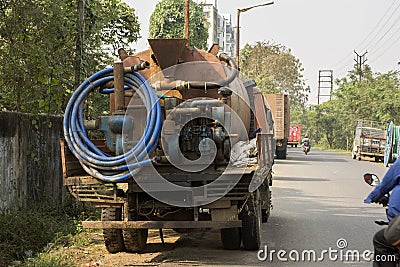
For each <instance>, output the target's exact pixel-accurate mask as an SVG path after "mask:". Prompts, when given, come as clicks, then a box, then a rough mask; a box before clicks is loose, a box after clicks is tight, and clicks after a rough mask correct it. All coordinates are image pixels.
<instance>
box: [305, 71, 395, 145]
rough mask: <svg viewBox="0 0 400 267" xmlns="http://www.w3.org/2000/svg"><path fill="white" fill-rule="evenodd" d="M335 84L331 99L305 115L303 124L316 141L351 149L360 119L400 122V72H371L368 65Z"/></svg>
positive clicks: (314, 107) (312, 108) (313, 107)
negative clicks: (335, 87)
mask: <svg viewBox="0 0 400 267" xmlns="http://www.w3.org/2000/svg"><path fill="white" fill-rule="evenodd" d="M360 74H361V75H360ZM360 77H361V80H360ZM336 83H337V86H338V88H337V89H336V90H335V91H334V93H333V95H332V100H330V101H327V102H324V103H322V104H321V105H319V106H312V107H311V108H310V109H309V110H307V111H306V112H305V113H304V115H303V118H305V119H304V120H303V123H304V125H305V126H306V127H307V129H309V131H310V132H312V133H313V135H312V137H313V138H314V140H315V141H316V142H319V143H324V142H327V144H328V145H329V147H330V148H338V149H347V150H349V149H350V148H351V147H352V142H353V138H354V130H355V125H356V122H357V120H360V119H367V120H373V121H379V122H389V121H393V122H394V124H397V125H398V124H400V113H399V112H398V110H399V109H400V102H399V101H398V99H399V98H400V73H399V72H397V71H389V72H387V73H383V74H381V73H372V71H371V69H370V68H369V67H366V68H365V69H364V70H363V71H362V73H360V70H358V69H357V68H355V69H353V70H351V71H349V73H348V75H347V76H346V77H343V78H342V79H339V80H337V81H336ZM303 128H304V127H303Z"/></svg>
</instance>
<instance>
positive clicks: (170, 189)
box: [61, 39, 275, 253]
mask: <svg viewBox="0 0 400 267" xmlns="http://www.w3.org/2000/svg"><path fill="white" fill-rule="evenodd" d="M149 45H150V46H149V47H150V48H149V49H148V50H146V51H142V52H139V53H136V54H134V55H128V54H127V52H126V51H125V50H123V49H120V50H119V51H118V52H119V57H120V60H117V61H115V62H114V65H113V67H110V68H106V69H104V70H102V71H99V72H97V73H95V74H93V75H92V76H91V77H89V78H88V79H87V80H86V81H84V82H83V83H82V84H81V85H80V86H79V87H78V88H77V89H76V91H75V92H74V94H73V95H72V97H71V99H70V101H69V103H68V106H67V108H66V112H65V117H64V139H63V140H62V141H61V146H62V151H61V152H62V165H63V176H64V183H65V185H66V186H67V188H68V189H69V192H70V193H71V194H72V195H73V196H74V197H75V198H76V199H78V200H79V201H83V202H90V203H92V205H93V206H95V207H97V208H100V209H101V210H102V212H101V214H102V215H101V221H84V222H83V227H84V228H100V229H103V236H104V242H105V246H106V248H107V250H108V251H109V252H110V253H117V252H120V251H128V252H138V251H142V250H143V249H144V248H145V247H146V241H147V236H148V229H160V234H162V229H164V228H170V229H174V230H176V231H178V232H180V231H183V230H185V231H187V229H196V228H197V229H199V228H201V229H211V228H215V229H220V235H221V241H222V245H223V247H224V248H225V249H239V248H240V247H241V244H243V247H244V248H245V249H247V250H257V249H259V246H260V242H261V225H262V222H265V221H266V220H267V219H268V216H269V213H270V208H271V192H270V186H271V185H272V176H271V169H272V164H273V156H274V152H275V151H274V149H275V147H274V137H273V131H274V130H273V121H272V116H271V111H270V110H269V109H268V106H267V105H266V102H265V99H264V96H263V94H262V93H261V92H260V90H259V89H257V87H256V85H255V83H254V82H253V81H251V80H250V79H246V78H241V79H239V76H238V71H237V68H236V64H235V62H234V61H233V60H232V59H231V58H229V57H228V56H226V55H225V54H217V53H214V52H213V50H211V51H209V52H206V51H203V50H199V49H197V48H195V47H192V46H190V45H189V44H188V41H187V39H151V40H149ZM89 93H92V94H103V95H105V96H104V97H108V98H109V99H110V107H109V109H110V110H109V112H110V115H107V116H101V117H99V118H96V119H94V120H86V119H85V111H84V107H85V104H84V103H85V99H86V98H87V96H88V95H89ZM92 132H94V133H96V134H91V133H92ZM89 136H100V137H98V138H89Z"/></svg>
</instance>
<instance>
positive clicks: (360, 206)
mask: <svg viewBox="0 0 400 267" xmlns="http://www.w3.org/2000/svg"><path fill="white" fill-rule="evenodd" d="M386 171H387V168H385V167H384V166H383V165H382V164H381V163H375V162H368V161H357V160H353V159H351V156H350V155H346V154H339V153H332V152H326V151H320V150H314V151H312V152H311V153H310V154H309V155H307V156H306V155H304V154H303V153H302V152H301V151H300V150H299V149H296V148H291V149H289V153H288V157H287V159H286V160H277V161H276V164H275V166H274V184H273V187H272V190H273V204H274V209H273V212H272V215H271V218H270V220H269V221H268V223H267V224H264V228H263V231H264V237H265V239H264V241H265V245H267V246H268V249H269V250H270V251H271V250H272V249H274V250H276V251H278V250H284V251H286V252H288V253H289V252H290V251H291V250H297V251H298V252H299V254H300V257H299V258H300V259H301V252H302V251H304V250H313V251H315V252H316V255H317V258H322V257H321V253H322V251H323V250H327V251H329V249H330V248H331V251H332V254H331V257H330V256H329V253H328V252H326V253H325V254H323V258H324V261H323V264H324V266H372V264H371V263H369V262H366V261H365V260H364V259H363V258H364V257H363V256H361V255H362V253H363V252H364V251H365V250H372V237H373V235H374V233H375V232H376V231H378V230H379V229H381V227H380V226H378V225H376V224H374V220H379V219H385V216H384V209H383V208H382V207H380V206H378V205H376V204H371V205H367V204H364V203H363V199H364V198H365V197H366V196H367V195H368V193H369V192H370V191H371V190H372V187H370V186H368V185H367V184H366V183H365V182H364V180H363V179H362V175H363V174H364V173H365V172H372V173H375V174H377V175H378V176H379V177H381V178H382V177H383V175H384V174H385V173H386ZM338 240H340V241H338ZM337 242H339V243H340V244H337ZM338 245H339V247H338ZM344 245H345V247H344V248H343V249H341V248H342V247H343V246H344ZM333 250H337V253H334V252H333ZM349 250H357V251H358V252H359V253H360V261H357V260H356V258H355V257H354V258H352V257H351V254H346V253H349V252H348V251H349ZM341 253H343V254H341ZM305 255H306V256H307V254H305ZM335 255H336V256H337V259H336V256H335ZM341 255H344V256H343V257H342V256H341ZM346 255H347V256H350V257H348V258H347V260H346ZM365 255H366V256H368V253H366V254H365ZM296 257H297V255H296V254H295V252H293V254H292V258H293V259H296ZM270 258H271V257H269V259H267V260H266V261H265V262H264V263H267V262H268V264H266V265H268V266H288V265H290V266H321V262H308V261H305V262H301V261H296V260H293V261H291V260H290V259H289V257H288V255H286V257H283V258H284V259H285V258H287V259H288V261H287V262H282V261H279V260H278V259H277V256H276V255H275V258H274V261H273V262H269V260H270ZM305 258H306V259H307V260H308V257H305ZM284 259H283V260H284ZM335 259H336V260H335Z"/></svg>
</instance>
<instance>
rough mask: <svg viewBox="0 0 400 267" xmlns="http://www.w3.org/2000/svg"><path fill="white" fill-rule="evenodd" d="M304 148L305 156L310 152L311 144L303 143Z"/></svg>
mask: <svg viewBox="0 0 400 267" xmlns="http://www.w3.org/2000/svg"><path fill="white" fill-rule="evenodd" d="M302 148H303V152H304V154H306V155H307V154H308V152H310V142H303V145H302Z"/></svg>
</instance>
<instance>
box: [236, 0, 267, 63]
mask: <svg viewBox="0 0 400 267" xmlns="http://www.w3.org/2000/svg"><path fill="white" fill-rule="evenodd" d="M273 3H274V2H273V1H272V2H268V3H264V4H260V5H255V6H251V7H246V8H238V9H237V19H236V21H237V23H236V65H237V67H238V69H239V51H240V49H239V45H240V13H244V12H246V11H249V10H250V9H253V8H255V7H261V6H268V5H272V4H273Z"/></svg>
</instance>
